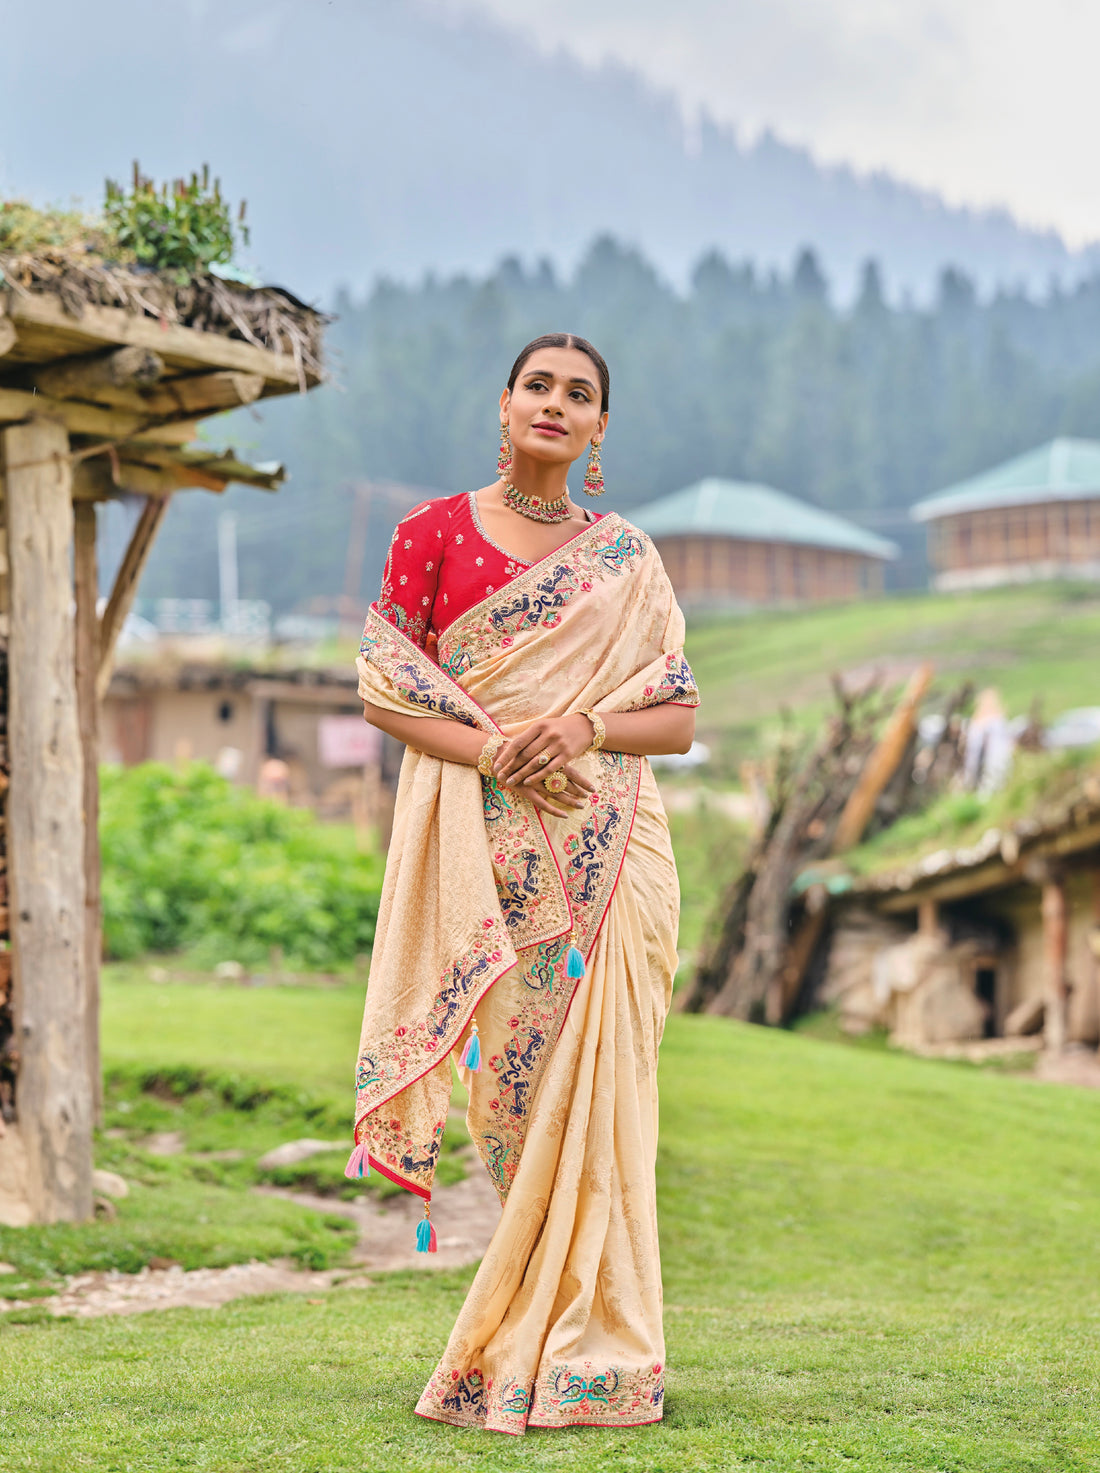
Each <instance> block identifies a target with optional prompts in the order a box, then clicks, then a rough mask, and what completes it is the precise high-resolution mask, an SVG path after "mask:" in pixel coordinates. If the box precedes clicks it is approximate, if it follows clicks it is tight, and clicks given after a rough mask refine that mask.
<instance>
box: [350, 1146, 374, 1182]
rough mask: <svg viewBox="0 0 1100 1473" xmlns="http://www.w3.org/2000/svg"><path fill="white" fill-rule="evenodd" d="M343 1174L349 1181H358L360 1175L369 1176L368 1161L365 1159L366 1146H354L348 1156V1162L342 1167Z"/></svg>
mask: <svg viewBox="0 0 1100 1473" xmlns="http://www.w3.org/2000/svg"><path fill="white" fill-rule="evenodd" d="M344 1175H345V1176H346V1177H347V1179H348V1180H349V1181H358V1180H359V1178H360V1177H361V1176H370V1162H369V1161H368V1159H367V1148H366V1146H356V1148H355V1150H354V1151H352V1153H351V1155H350V1156H349V1157H348V1164H347V1165H346V1166H345V1167H344Z"/></svg>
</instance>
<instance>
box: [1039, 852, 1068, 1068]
mask: <svg viewBox="0 0 1100 1473" xmlns="http://www.w3.org/2000/svg"><path fill="white" fill-rule="evenodd" d="M1042 915H1043V945H1044V950H1045V952H1046V1024H1045V1027H1044V1030H1043V1031H1044V1034H1045V1039H1046V1046H1047V1048H1048V1049H1050V1051H1051V1052H1052V1053H1061V1051H1062V1049H1063V1048H1064V1047H1065V1043H1066V1000H1067V997H1068V989H1067V987H1066V885H1065V880H1064V879H1063V877H1062V876H1061V875H1051V876H1049V877H1048V878H1047V879H1046V880H1045V881H1044V883H1043V901H1042Z"/></svg>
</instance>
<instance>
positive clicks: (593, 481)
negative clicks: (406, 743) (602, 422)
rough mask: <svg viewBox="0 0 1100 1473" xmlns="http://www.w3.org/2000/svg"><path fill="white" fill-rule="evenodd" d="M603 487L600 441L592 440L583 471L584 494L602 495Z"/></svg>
mask: <svg viewBox="0 0 1100 1473" xmlns="http://www.w3.org/2000/svg"><path fill="white" fill-rule="evenodd" d="M604 490H605V487H604V483H603V466H602V465H601V464H600V442H599V440H593V441H592V449H591V451H590V453H589V456H588V465H587V466H586V467H585V472H584V494H585V495H586V496H602V495H603V493H604Z"/></svg>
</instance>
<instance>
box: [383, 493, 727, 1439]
mask: <svg viewBox="0 0 1100 1473" xmlns="http://www.w3.org/2000/svg"><path fill="white" fill-rule="evenodd" d="M683 636H684V624H683V617H682V615H681V613H680V610H679V608H678V607H677V605H676V602H675V599H674V598H673V595H672V589H671V586H670V584H669V582H668V579H667V577H666V576H665V573H664V570H663V568H662V567H661V563H660V559H659V558H658V556H657V554H656V551H655V549H654V547H653V545H652V543H651V542H650V541H649V539H648V538H647V537H646V536H645V535H644V534H643V533H641V532H639V531H638V530H637V529H635V528H634V527H632V526H631V525H630V524H629V523H628V522H625V521H624V520H623V519H622V518H621V517H619V516H618V515H616V514H615V513H611V514H609V515H607V516H605V517H601V518H600V519H599V520H598V521H597V522H595V523H593V524H591V525H590V526H589V527H588V528H586V529H585V531H583V532H582V533H580V534H579V536H577V537H575V538H574V539H573V540H572V541H571V542H569V543H567V544H565V546H564V547H562V548H559V549H558V550H557V552H556V553H554V554H553V555H552V556H551V557H549V558H545V559H543V560H542V561H541V562H538V563H535V564H534V565H533V566H532V567H530V568H528V569H526V570H525V571H524V572H522V573H521V574H519V575H518V576H517V577H516V578H514V579H513V580H511V581H510V582H509V583H508V584H507V585H506V586H505V587H503V588H501V589H500V590H499V591H497V592H495V593H493V594H492V595H490V596H489V597H487V598H485V599H484V600H483V601H482V602H481V603H479V604H476V605H474V607H473V608H471V609H469V610H467V611H466V612H465V613H464V614H462V615H461V616H460V617H459V618H458V619H456V620H455V621H454V623H452V624H451V625H450V626H448V628H447V629H445V630H444V631H443V633H442V634H441V635H440V637H439V648H438V655H439V663H438V664H436V663H435V662H434V661H433V660H431V659H430V658H429V657H428V656H427V655H426V654H425V653H424V652H423V651H421V650H420V649H419V648H418V647H417V646H416V645H414V644H412V643H411V642H410V641H409V640H407V639H406V638H405V637H404V636H403V635H402V634H401V633H400V632H399V631H398V630H396V629H395V628H394V627H393V625H392V624H391V623H389V622H388V621H387V620H386V619H385V618H383V617H382V615H381V613H380V612H379V611H378V609H377V608H376V607H372V609H371V611H370V613H369V614H368V617H367V623H366V628H365V630H364V636H363V646H362V651H361V654H360V659H359V662H358V667H359V674H360V684H359V692H360V695H361V696H362V697H363V698H364V699H365V700H367V701H369V702H370V703H371V704H373V705H376V706H380V707H383V708H384V709H387V710H391V711H396V712H400V713H402V714H405V715H410V714H412V715H419V716H423V717H436V718H439V717H443V718H445V719H449V720H454V721H459V722H462V723H463V724H465V725H468V726H471V727H475V728H477V729H479V730H481V731H483V732H485V734H486V737H488V736H490V735H492V734H494V733H497V732H500V733H503V734H504V735H506V736H508V735H512V734H514V733H515V732H518V731H520V730H522V729H523V727H525V726H526V725H527V724H528V723H530V722H531V721H533V720H536V719H538V718H539V717H544V716H560V715H565V714H567V713H569V712H572V711H577V710H579V709H581V708H582V707H588V708H591V709H594V710H596V711H632V710H641V709H643V708H644V707H647V706H652V705H657V704H660V703H662V702H665V701H674V702H677V703H679V704H683V705H695V704H697V703H698V694H697V692H696V689H695V682H694V679H693V677H692V675H691V671H690V669H689V668H688V666H687V664H686V662H685V660H684V656H683ZM576 765H577V766H578V767H579V768H580V770H581V771H583V772H584V774H585V776H586V777H587V778H588V779H589V780H590V781H591V782H592V783H593V785H594V788H595V791H594V792H593V793H592V794H590V795H589V801H588V804H587V806H586V809H585V810H583V811H576V812H574V813H572V814H571V815H570V816H569V817H567V818H554V817H552V816H549V815H546V814H540V813H539V812H538V811H537V810H536V809H535V807H534V806H533V804H532V803H531V802H530V800H529V799H528V798H526V797H525V796H523V795H522V792H516V791H512V790H509V789H508V788H505V787H500V786H498V785H497V783H496V782H495V781H493V780H492V779H483V778H482V777H481V776H480V775H479V773H478V772H477V770H476V769H475V768H473V767H468V766H465V765H462V764H458V763H452V762H444V761H441V760H440V759H438V758H435V757H430V756H427V755H425V754H423V753H420V752H417V751H416V750H415V749H414V748H412V747H410V748H409V749H408V751H407V753H406V756H405V760H404V763H403V765H402V770H401V777H400V782H399V786H398V793H397V802H396V808H395V815H394V827H393V837H392V841H391V848H390V853H389V858H388V861H387V867H386V878H385V882H384V887H383V893H382V902H381V907H380V911H379V919H378V928H377V935H376V941H375V950H374V956H373V959H372V965H371V976H370V981H369V984H368V988H367V1000H366V1008H365V1012H364V1018H363V1033H362V1040H361V1044H360V1053H359V1061H358V1066H357V1075H356V1132H355V1138H356V1143H357V1146H360V1147H362V1148H363V1149H364V1151H365V1152H366V1154H367V1157H368V1159H369V1162H370V1165H371V1167H372V1168H374V1169H376V1170H378V1171H380V1172H382V1174H383V1175H385V1176H387V1177H389V1178H390V1179H391V1180H392V1181H394V1182H397V1183H399V1184H400V1185H401V1186H403V1187H405V1188H407V1189H408V1190H409V1191H412V1192H414V1193H416V1194H417V1195H419V1196H420V1197H422V1198H424V1200H425V1202H427V1201H428V1200H429V1199H430V1196H431V1184H432V1178H433V1174H434V1170H435V1166H436V1162H437V1160H438V1157H439V1150H440V1142H441V1139H442V1135H443V1128H444V1123H445V1120H446V1114H447V1107H448V1102H449V1099H450V1093H451V1074H450V1064H449V1059H450V1056H451V1054H452V1053H453V1052H454V1050H455V1049H458V1050H460V1051H461V1050H462V1049H463V1047H464V1045H465V1043H466V1042H467V1040H468V1038H469V1036H470V1032H471V1023H472V1021H473V1020H474V1018H475V1014H476V1022H477V1026H478V1033H479V1042H480V1046H481V1050H482V1058H483V1061H484V1062H483V1065H482V1068H481V1070H480V1071H479V1072H476V1073H475V1072H472V1071H468V1070H467V1071H464V1080H465V1083H466V1084H467V1086H468V1088H469V1091H470V1103H469V1109H468V1112H467V1124H468V1126H469V1130H470V1135H471V1137H472V1139H473V1141H474V1143H475V1145H476V1147H477V1150H478V1152H479V1154H480V1156H481V1158H482V1160H483V1161H484V1162H485V1165H486V1167H487V1169H488V1171H489V1173H490V1176H491V1177H492V1180H493V1183H494V1185H495V1186H496V1189H497V1191H498V1193H499V1195H500V1198H501V1202H502V1204H503V1213H502V1217H501V1221H500V1225H499V1227H498V1229H497V1231H496V1233H495V1235H494V1237H493V1240H492V1242H491V1243H490V1245H489V1248H488V1251H487V1252H486V1255H485V1258H484V1259H483V1261H482V1263H481V1266H480V1268H479V1269H478V1272H477V1275H476V1277H475V1279H474V1282H473V1285H472V1287H471V1289H470V1293H469V1295H468V1297H467V1299H466V1302H465V1304H464V1306H463V1308H462V1311H461V1313H460V1315H459V1318H458V1322H457V1324H456V1325H455V1328H454V1330H453V1332H452V1335H451V1338H450V1341H449V1343H448V1345H447V1348H446V1351H445V1353H444V1356H443V1359H442V1360H441V1362H440V1364H439V1366H438V1368H437V1369H436V1371H435V1373H434V1374H433V1376H432V1377H431V1380H430V1381H429V1383H428V1386H427V1387H426V1389H425V1391H424V1393H423V1395H422V1396H421V1398H420V1401H419V1403H418V1405H417V1408H416V1409H417V1411H418V1412H419V1413H420V1414H421V1415H422V1416H426V1417H431V1418H436V1419H439V1420H442V1421H447V1422H453V1423H457V1424H459V1425H462V1426H479V1427H486V1428H489V1429H491V1430H494V1431H500V1432H511V1433H518V1432H523V1431H524V1430H525V1428H526V1427H528V1426H533V1427H558V1426H571V1425H576V1424H584V1423H588V1424H601V1425H623V1426H625V1425H631V1424H639V1423H644V1422H653V1421H657V1420H659V1418H660V1416H661V1405H662V1398H663V1389H664V1381H663V1362H664V1342H663V1332H662V1326H661V1279H660V1258H659V1252H658V1242H657V1219H656V1197H655V1185H654V1166H655V1154H656V1143H657V1090H656V1068H657V1049H658V1044H659V1042H660V1038H661V1033H662V1030H663V1027H664V1020H665V1015H666V1012H667V1009H668V1003H669V999H670V996H671V989H672V978H673V974H674V972H675V967H676V950H675V943H676V925H677V919H678V909H679V897H678V889H677V883H676V872H675V867H674V864H673V860H672V851H671V845H670V843H669V837H668V826H667V822H666V820H665V816H664V812H663V809H662V807H661V803H660V798H659V796H658V793H657V787H656V784H655V782H654V780H653V776H652V773H651V772H650V769H649V764H648V762H647V761H646V760H645V759H644V758H640V757H635V756H631V755H629V754H625V753H617V752H589V753H587V754H585V755H584V756H583V757H582V758H580V759H579V760H578V763H577V764H576ZM571 941H572V942H573V943H575V945H576V946H577V947H578V948H579V950H580V951H581V953H582V955H583V956H584V958H585V974H584V976H583V977H581V978H579V979H574V978H571V977H570V976H568V969H567V966H566V953H567V951H568V950H569V947H570V944H571Z"/></svg>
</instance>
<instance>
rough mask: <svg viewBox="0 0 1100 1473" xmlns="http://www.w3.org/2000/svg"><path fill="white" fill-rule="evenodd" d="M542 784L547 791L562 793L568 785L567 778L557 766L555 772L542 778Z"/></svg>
mask: <svg viewBox="0 0 1100 1473" xmlns="http://www.w3.org/2000/svg"><path fill="white" fill-rule="evenodd" d="M542 785H543V787H544V788H545V789H546V791H547V792H548V793H564V792H565V790H566V788H567V787H568V786H569V779H568V778H567V777H566V775H565V773H564V772H562V770H561V768H560V767H559V768H558V770H557V772H552V773H550V774H549V776H548V777H544V778H543V780H542Z"/></svg>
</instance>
